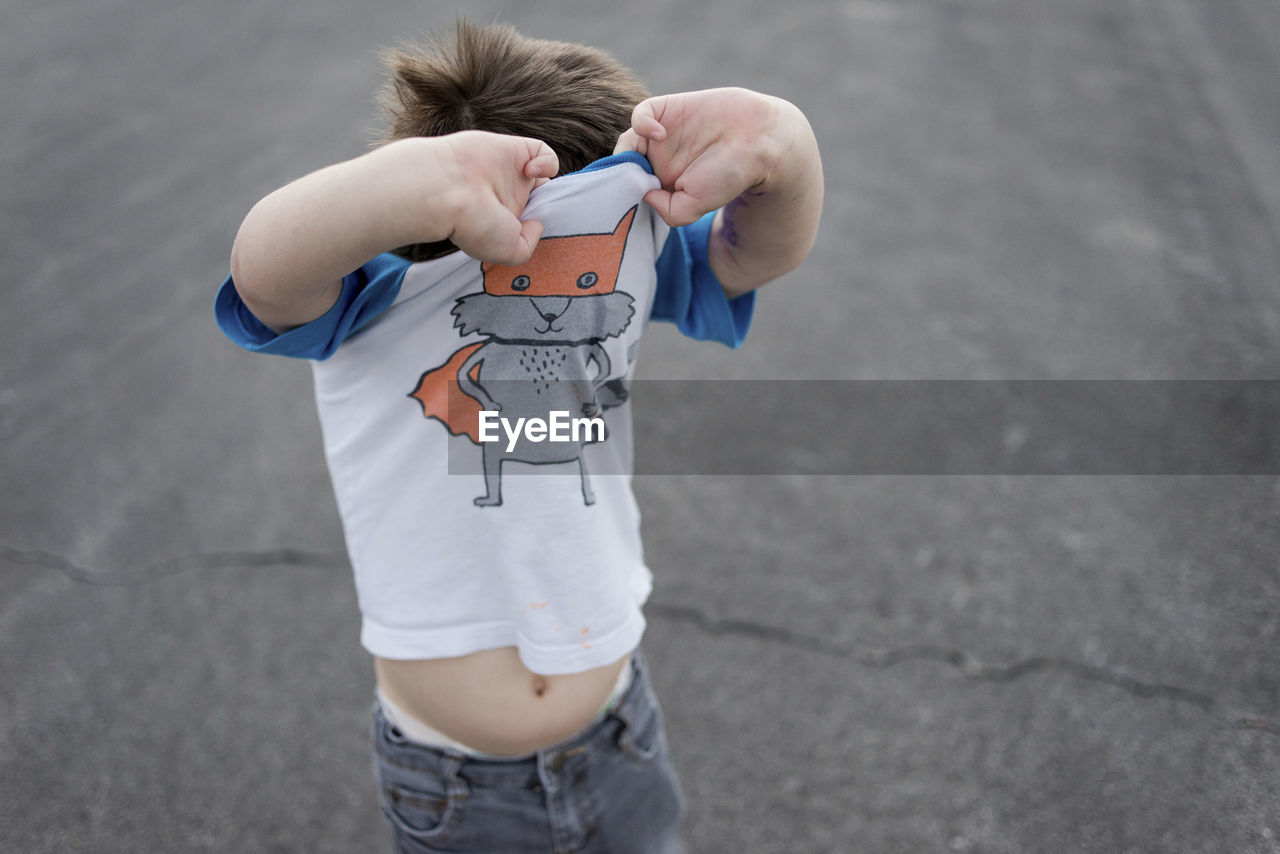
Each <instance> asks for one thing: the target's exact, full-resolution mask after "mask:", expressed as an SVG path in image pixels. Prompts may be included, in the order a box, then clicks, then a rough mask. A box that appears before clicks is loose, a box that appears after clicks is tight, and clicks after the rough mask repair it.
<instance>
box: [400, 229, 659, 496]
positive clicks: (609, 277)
mask: <svg viewBox="0 0 1280 854" xmlns="http://www.w3.org/2000/svg"><path fill="white" fill-rule="evenodd" d="M638 207H639V206H638V205H637V206H633V207H632V208H631V209H630V210H629V211H627V212H626V213H625V214H624V215H623V217H622V219H621V220H619V221H618V224H617V226H615V227H614V229H613V231H612V232H606V233H602V234H575V235H567V236H559V237H543V238H542V240H540V241H539V242H538V246H537V248H536V249H535V250H534V253H533V256H532V257H531V258H530V259H529V260H528V261H527V262H525V263H524V264H517V265H505V264H483V265H481V271H482V273H483V275H484V291H483V292H481V293H473V294H467V295H466V296H463V297H461V298H460V299H458V301H457V302H456V303H455V304H454V308H453V312H452V314H453V316H454V324H453V325H454V327H455V328H457V329H458V330H459V334H461V335H464V336H465V335H470V334H472V333H479V334H481V335H484V336H486V337H487V340H485V341H482V342H479V343H475V344H470V345H468V346H466V347H462V348H460V349H458V350H457V351H455V352H454V353H453V355H452V356H450V357H449V359H448V360H447V361H446V362H445V363H444V364H443V365H441V366H439V367H437V368H433V369H431V370H428V371H426V372H425V373H423V374H422V376H421V377H420V378H419V379H418V385H417V387H416V388H415V389H414V390H413V392H411V393H410V395H409V396H410V397H412V398H414V399H415V400H417V401H418V402H419V403H420V404H422V413H423V415H424V416H425V417H426V418H429V419H430V418H434V419H436V420H438V421H440V422H441V423H442V424H444V426H445V427H446V428H447V429H448V430H449V432H450V433H452V434H453V435H465V436H467V437H468V438H470V439H471V441H472V442H475V443H476V444H478V445H480V446H481V449H482V455H483V464H484V485H485V494H484V495H482V496H479V497H477V498H476V499H475V504H476V506H477V507H497V506H500V505H501V504H502V466H503V464H504V463H506V462H510V461H515V462H521V463H530V464H534V465H546V464H553V463H568V462H573V461H577V463H578V471H579V475H580V477H581V481H582V500H583V502H584V503H585V504H587V505H591V504H594V503H595V493H594V492H593V491H592V489H591V481H590V478H589V475H588V472H587V466H586V462H585V461H584V460H583V455H582V448H583V445H584V444H586V439H585V437H584V438H583V440H582V441H559V442H550V441H543V442H533V441H529V440H528V439H527V438H525V437H523V436H520V437H518V438H516V439H515V440H514V441H513V442H512V443H508V442H506V441H499V442H493V441H489V442H481V441H480V430H479V414H480V411H481V410H482V409H483V410H488V411H497V412H499V413H500V414H501V417H502V418H504V419H507V420H508V421H509V422H510V423H516V421H517V419H519V418H526V419H528V418H540V419H543V420H546V419H547V418H548V416H549V415H550V413H552V412H556V411H567V412H569V413H570V415H571V416H572V417H585V418H592V417H595V416H597V415H599V414H600V413H601V412H602V411H603V410H604V409H607V408H610V407H613V406H619V405H621V404H622V403H623V402H624V401H625V400H626V398H627V390H626V386H625V384H624V383H623V382H622V380H621V379H610V377H609V373H610V370H611V368H612V365H611V364H610V361H609V355H608V354H607V353H606V352H605V349H604V347H602V346H601V344H600V342H601V341H604V340H606V339H608V338H613V337H617V336H619V335H621V334H622V333H623V332H624V331H625V330H626V329H627V327H628V326H630V325H631V318H632V316H633V315H634V314H635V306H634V303H635V300H634V299H633V298H632V297H631V295H630V294H628V293H626V292H625V291H619V290H617V283H618V273H619V271H620V269H621V267H622V257H623V254H624V251H625V249H626V245H627V236H628V234H629V233H630V231H631V224H632V222H633V221H634V219H635V216H636V210H637V209H638ZM593 362H594V363H595V369H594V371H590V370H589V367H590V364H591V363H593ZM588 432H589V431H588ZM509 445H510V446H509Z"/></svg>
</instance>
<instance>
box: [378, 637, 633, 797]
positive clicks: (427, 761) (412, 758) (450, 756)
mask: <svg viewBox="0 0 1280 854" xmlns="http://www.w3.org/2000/svg"><path fill="white" fill-rule="evenodd" d="M630 667H631V685H630V686H629V687H628V688H627V690H626V691H625V692H624V693H623V695H622V697H621V698H620V699H619V700H618V701H617V702H616V703H615V704H614V706H613V708H612V709H610V710H609V711H608V712H607V713H606V714H605V715H603V716H602V717H600V718H599V719H598V720H596V721H593V722H592V723H591V724H589V725H588V726H586V727H585V728H584V729H582V730H581V731H579V732H578V733H576V734H575V735H573V736H570V737H569V738H567V739H565V740H564V741H561V742H559V743H557V744H553V745H551V746H549V747H545V748H542V749H541V750H537V751H535V752H533V753H529V754H526V755H524V756H515V757H489V756H475V755H469V754H467V753H464V752H462V751H459V750H456V749H453V748H448V747H445V748H440V747H430V746H427V745H422V744H418V743H416V742H413V741H411V740H409V739H407V738H405V737H404V736H403V735H397V734H396V733H395V732H393V727H392V725H391V723H390V722H389V721H388V720H387V718H386V716H385V715H384V714H383V712H382V710H381V708H379V707H378V706H377V705H376V704H375V717H374V725H375V728H376V731H375V736H376V738H375V740H374V744H375V749H377V750H379V752H381V753H382V754H383V756H382V758H383V760H384V761H387V762H390V763H391V764H393V765H401V766H405V767H408V768H409V769H411V770H414V769H420V770H424V771H430V772H434V773H437V774H444V775H445V776H452V775H454V774H457V775H459V776H461V777H463V778H464V779H467V780H469V781H472V782H475V783H480V784H483V785H488V786H519V787H528V786H533V785H537V784H538V782H539V779H540V778H539V769H540V768H545V769H549V770H551V771H552V772H556V773H558V772H559V771H560V770H561V769H562V768H563V767H565V766H566V765H568V764H570V763H576V762H578V761H581V760H583V759H584V758H585V756H586V755H588V754H589V753H591V752H592V751H594V750H598V749H600V748H603V747H607V746H609V745H610V744H612V743H625V741H626V739H628V738H629V737H631V733H632V732H633V731H635V730H636V728H637V727H638V726H639V725H640V724H641V723H643V720H644V716H645V715H646V714H653V699H652V694H651V693H650V689H649V681H648V678H647V671H646V667H645V662H644V656H643V655H642V653H641V651H640V649H639V648H637V649H636V650H634V651H633V652H632V654H631V664H630ZM384 740H385V741H390V742H392V743H393V744H395V753H394V755H387V752H386V748H385V745H384Z"/></svg>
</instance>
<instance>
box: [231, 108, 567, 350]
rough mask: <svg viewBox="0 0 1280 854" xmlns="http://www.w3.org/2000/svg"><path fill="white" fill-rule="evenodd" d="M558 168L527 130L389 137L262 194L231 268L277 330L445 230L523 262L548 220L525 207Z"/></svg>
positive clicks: (256, 309)
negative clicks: (375, 266)
mask: <svg viewBox="0 0 1280 854" xmlns="http://www.w3.org/2000/svg"><path fill="white" fill-rule="evenodd" d="M558 168H559V164H558V161H557V160H556V155H555V153H554V152H553V151H552V150H551V149H550V147H548V146H547V144H546V143H544V142H539V141H538V140H535V139H526V138H523V137H516V136H504V135H501V134H495V133H484V132H481V131H465V132H463V133H457V134H451V135H449V136H438V137H414V138H411V139H402V140H399V141H397V142H392V143H389V144H387V145H384V146H382V147H381V148H377V149H374V150H373V151H371V152H369V153H367V154H364V155H362V156H360V157H357V158H355V159H354V160H347V161H344V162H342V163H336V164H334V165H332V166H328V167H325V168H324V169H320V170H318V171H316V172H312V173H311V174H309V175H305V176H303V177H302V178H299V179H298V180H297V181H294V182H293V183H291V184H288V185H286V186H284V187H281V188H280V189H279V190H276V191H275V192H274V193H271V194H270V195H268V196H267V197H266V198H264V199H263V200H262V201H260V202H258V204H256V205H254V207H253V210H251V211H250V212H249V214H248V215H247V216H246V217H245V219H244V222H243V223H242V224H241V226H240V232H239V233H238V234H237V235H236V242H235V246H233V247H232V250H231V274H232V279H233V280H234V281H235V285H236V290H237V291H239V293H240V297H241V299H242V300H244V303H245V305H246V306H248V308H249V310H250V311H252V312H253V314H254V315H255V316H257V318H258V319H259V320H261V321H262V322H263V323H265V324H266V325H267V326H269V327H271V328H272V329H274V330H276V331H277V332H279V331H283V330H286V329H289V328H292V327H294V326H299V325H301V324H303V323H307V322H309V321H311V320H314V319H315V318H317V317H320V316H321V315H323V314H324V313H325V312H327V311H328V310H329V308H330V307H332V306H333V304H334V303H335V302H336V301H337V299H338V295H339V294H340V293H341V292H342V277H343V276H345V275H347V274H348V273H350V272H351V271H352V270H355V269H357V268H358V267H359V266H360V265H361V264H363V263H365V262H366V261H368V260H369V259H370V258H373V257H374V256H376V255H378V254H379V253H382V252H389V251H391V250H392V249H395V248H396V247H397V246H405V245H408V244H411V243H433V242H435V241H438V240H444V239H446V238H448V239H451V240H452V241H453V242H454V243H455V244H456V245H457V246H458V247H459V248H460V249H462V250H463V251H464V252H466V253H467V254H468V255H471V256H472V257H474V258H478V259H479V260H481V261H494V262H498V263H502V264H520V263H523V262H524V261H527V260H528V259H529V256H530V255H532V254H533V249H534V247H535V246H536V245H537V243H538V238H539V237H541V236H542V225H541V223H538V222H521V221H520V214H521V212H522V211H523V210H524V206H525V202H527V201H528V200H529V194H530V193H531V192H533V190H534V188H535V187H537V186H538V185H539V184H541V183H543V182H545V181H547V180H548V179H550V178H551V177H552V176H553V175H555V174H556V171H557V169H558Z"/></svg>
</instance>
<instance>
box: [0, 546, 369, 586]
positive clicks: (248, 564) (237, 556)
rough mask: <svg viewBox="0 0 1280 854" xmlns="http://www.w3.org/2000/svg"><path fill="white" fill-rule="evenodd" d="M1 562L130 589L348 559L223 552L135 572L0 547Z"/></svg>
mask: <svg viewBox="0 0 1280 854" xmlns="http://www.w3.org/2000/svg"><path fill="white" fill-rule="evenodd" d="M0 561H4V562H6V563H10V564H13V565H15V566H39V567H43V568H45V569H56V570H57V571H58V572H61V573H62V574H63V575H65V576H67V577H68V578H70V579H71V580H72V581H81V582H84V583H86V584H95V585H99V586H103V587H127V586H130V585H134V584H145V583H147V582H150V581H159V580H160V579H162V578H168V577H171V576H174V575H181V574H183V573H186V572H194V571H196V570H202V569H237V568H247V569H254V568H259V567H270V566H301V567H311V568H314V569H335V568H338V567H345V566H347V565H348V564H347V557H346V555H344V554H341V553H339V552H311V551H306V550H304V549H290V548H285V549H267V550H259V551H220V552H204V553H201V554H192V555H183V556H181V557H175V558H169V559H168V560H162V561H157V562H155V563H150V564H147V565H145V566H141V567H136V568H133V569H101V568H96V567H86V566H80V565H79V564H77V563H75V562H73V561H71V560H68V559H67V558H65V557H62V556H61V555H56V554H53V553H51V552H46V551H39V550H22V549H15V548H11V547H9V546H0Z"/></svg>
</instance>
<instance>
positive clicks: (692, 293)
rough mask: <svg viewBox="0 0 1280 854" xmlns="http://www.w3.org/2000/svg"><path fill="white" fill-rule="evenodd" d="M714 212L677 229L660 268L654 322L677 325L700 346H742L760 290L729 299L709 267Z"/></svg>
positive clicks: (668, 239) (672, 231)
mask: <svg viewBox="0 0 1280 854" xmlns="http://www.w3.org/2000/svg"><path fill="white" fill-rule="evenodd" d="M714 219H715V213H714V212H713V213H709V214H707V215H706V216H704V217H703V218H702V219H700V220H698V221H697V222H695V223H693V224H691V225H685V226H681V227H679V228H673V229H671V231H670V232H669V233H668V235H667V242H666V243H665V244H664V245H663V247H662V253H661V254H660V255H659V256H658V260H657V263H656V265H655V266H656V267H657V271H658V285H657V291H656V292H655V293H654V297H653V310H652V311H651V312H650V314H649V317H650V318H651V319H653V320H665V321H667V322H669V323H674V324H675V325H676V328H678V329H679V330H680V331H681V332H682V333H683V334H685V335H687V336H689V337H690V338H696V339H698V340H700V341H719V342H720V343H722V344H727V345H728V346H730V347H738V346H741V344H742V342H743V341H744V340H746V337H747V330H748V329H749V328H750V326H751V315H752V313H753V312H754V310H755V304H756V295H755V291H751V292H749V293H746V294H743V295H742V296H739V297H734V298H733V299H729V298H728V297H726V296H725V293H724V289H723V288H722V287H721V286H720V280H719V279H717V278H716V274H715V273H713V272H712V271H711V265H710V264H709V263H708V262H707V241H708V240H709V239H710V237H711V223H712V221H713V220H714Z"/></svg>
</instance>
